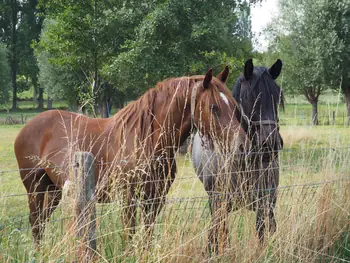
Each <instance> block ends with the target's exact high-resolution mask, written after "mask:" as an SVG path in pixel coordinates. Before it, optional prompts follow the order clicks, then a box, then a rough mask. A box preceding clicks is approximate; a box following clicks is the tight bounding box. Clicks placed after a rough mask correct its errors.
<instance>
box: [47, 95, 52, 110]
mask: <svg viewBox="0 0 350 263" xmlns="http://www.w3.org/2000/svg"><path fill="white" fill-rule="evenodd" d="M47 109H48V110H52V99H50V98H49V97H47Z"/></svg>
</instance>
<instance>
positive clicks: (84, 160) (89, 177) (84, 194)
mask: <svg viewBox="0 0 350 263" xmlns="http://www.w3.org/2000/svg"><path fill="white" fill-rule="evenodd" d="M93 161H94V156H93V155H92V154H91V153H89V152H77V153H76V154H75V159H74V180H75V182H76V186H77V187H76V207H75V213H76V214H75V216H76V222H75V227H76V229H75V233H76V237H77V241H78V242H79V245H78V262H91V261H92V260H93V257H94V254H95V251H96V240H95V229H96V208H95V200H94V192H95V177H94V166H93Z"/></svg>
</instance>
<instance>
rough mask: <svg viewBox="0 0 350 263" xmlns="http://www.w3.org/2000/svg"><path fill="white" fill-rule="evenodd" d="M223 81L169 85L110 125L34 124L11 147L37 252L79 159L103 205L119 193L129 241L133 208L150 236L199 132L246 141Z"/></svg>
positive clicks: (79, 119)
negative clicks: (87, 160)
mask: <svg viewBox="0 0 350 263" xmlns="http://www.w3.org/2000/svg"><path fill="white" fill-rule="evenodd" d="M226 78H227V72H226V71H224V72H222V73H221V74H220V75H219V76H218V78H215V77H213V76H212V70H211V69H210V70H209V71H208V72H207V73H206V75H205V76H192V77H181V78H172V79H168V80H165V81H163V82H160V83H158V84H157V85H156V87H155V88H152V89H150V90H148V91H147V92H146V93H145V94H144V95H143V96H142V97H140V98H139V99H138V100H137V101H135V102H133V103H131V104H129V105H128V106H126V107H125V108H124V109H122V110H121V111H119V112H118V113H117V114H116V115H114V116H113V117H111V118H108V119H91V118H88V117H86V116H83V115H79V114H75V113H71V112H66V111H59V110H51V111H46V112H43V113H40V114H39V115H37V116H36V117H35V118H33V119H32V120H31V121H29V122H28V124H27V125H26V126H25V127H24V128H23V129H22V130H21V132H20V133H19V135H18V136H17V138H16V141H15V146H14V147H15V154H16V158H17V162H18V166H19V168H20V169H21V170H20V175H21V178H22V181H23V184H24V186H25V188H26V190H27V192H28V203H29V208H30V217H29V220H30V223H31V226H32V232H33V236H34V241H35V244H39V242H40V240H41V239H42V235H43V231H44V227H45V222H46V221H47V220H48V218H49V217H50V215H51V213H52V212H53V210H54V209H55V207H56V206H57V205H58V204H59V202H60V199H61V191H59V190H61V189H62V187H63V186H64V184H65V182H66V181H67V180H68V179H69V167H71V160H72V156H73V154H74V153H75V152H76V151H89V152H91V153H92V154H93V155H94V157H95V166H94V167H95V168H94V169H95V171H94V172H95V179H96V181H95V183H96V189H97V190H96V196H97V199H98V201H99V202H108V201H110V199H111V198H113V195H112V192H113V191H112V190H115V189H118V191H119V190H120V191H121V193H122V195H121V196H122V198H123V202H124V203H123V204H124V205H123V207H124V209H123V211H122V219H123V223H124V227H125V229H128V234H129V235H128V236H131V234H133V233H134V232H135V224H136V203H135V202H136V201H135V200H141V201H142V202H141V208H142V217H143V221H144V224H145V226H146V229H147V230H148V231H151V230H152V225H153V224H154V222H155V219H156V216H157V214H158V213H159V211H160V210H161V208H162V206H163V205H164V201H165V196H166V194H167V193H168V191H169V188H170V186H171V185H172V183H173V181H174V179H175V173H176V163H175V159H174V156H175V153H176V151H177V149H178V147H179V146H180V145H181V144H182V143H183V142H184V141H185V139H186V138H187V137H188V136H189V135H190V133H191V130H192V128H193V127H194V126H195V127H196V128H197V129H198V130H199V131H200V132H201V133H202V134H205V135H207V136H209V137H210V136H215V137H217V138H223V139H225V140H226V139H227V138H231V139H232V138H233V137H232V136H235V138H236V142H237V143H239V144H242V143H244V142H245V140H246V134H245V132H244V131H243V130H242V129H240V128H239V127H240V126H239V125H240V124H239V121H238V120H237V118H236V117H235V115H234V113H233V110H232V109H234V108H235V107H237V105H238V104H237V103H236V101H235V100H234V99H233V97H232V95H231V94H230V91H229V90H228V89H227V87H226V85H225V84H224V82H223V81H222V80H226ZM28 168H29V169H28ZM48 190H58V191H57V193H56V192H55V194H50V193H52V192H53V191H48ZM46 191H47V192H46ZM36 192H39V193H36ZM43 192H46V194H44V193H43ZM150 233H151V232H150Z"/></svg>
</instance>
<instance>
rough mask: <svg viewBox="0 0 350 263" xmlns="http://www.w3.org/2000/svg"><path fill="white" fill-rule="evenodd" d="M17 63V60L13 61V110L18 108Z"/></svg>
mask: <svg viewBox="0 0 350 263" xmlns="http://www.w3.org/2000/svg"><path fill="white" fill-rule="evenodd" d="M16 79H17V65H16V62H12V63H11V81H12V110H13V111H16V110H17V82H16Z"/></svg>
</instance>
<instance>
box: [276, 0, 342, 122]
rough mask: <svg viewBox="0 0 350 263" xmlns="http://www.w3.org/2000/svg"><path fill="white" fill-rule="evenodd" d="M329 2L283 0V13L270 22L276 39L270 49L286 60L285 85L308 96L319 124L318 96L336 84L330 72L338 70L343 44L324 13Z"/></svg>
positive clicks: (322, 0) (291, 90) (314, 116)
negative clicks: (331, 78)
mask: <svg viewBox="0 0 350 263" xmlns="http://www.w3.org/2000/svg"><path fill="white" fill-rule="evenodd" d="M327 2H328V0H319V1H313V0H280V2H279V3H280V16H279V17H278V18H277V21H274V22H273V23H272V24H271V25H270V37H271V35H272V39H274V41H273V42H272V43H271V45H270V48H269V52H271V53H278V54H279V55H280V57H281V58H282V59H283V61H284V65H285V67H284V89H287V90H288V91H289V92H290V93H297V94H303V95H304V96H305V98H306V99H307V101H308V102H309V103H310V104H311V105H312V121H313V124H318V116H317V104H318V100H319V96H320V95H321V94H322V92H323V91H324V90H325V89H327V88H329V87H332V86H333V85H334V84H335V83H334V82H332V81H330V79H329V76H330V75H331V74H333V73H335V72H337V71H338V70H339V60H338V59H337V58H338V57H339V55H340V54H341V49H342V46H343V43H342V41H341V40H340V39H339V38H338V37H337V33H336V31H335V30H334V23H333V22H332V21H330V20H329V19H328V18H327V16H326V15H325V12H326V11H325V9H326V8H325V7H326V6H327ZM334 58H335V59H334ZM338 84H339V83H338Z"/></svg>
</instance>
